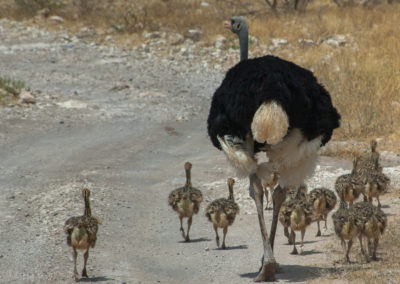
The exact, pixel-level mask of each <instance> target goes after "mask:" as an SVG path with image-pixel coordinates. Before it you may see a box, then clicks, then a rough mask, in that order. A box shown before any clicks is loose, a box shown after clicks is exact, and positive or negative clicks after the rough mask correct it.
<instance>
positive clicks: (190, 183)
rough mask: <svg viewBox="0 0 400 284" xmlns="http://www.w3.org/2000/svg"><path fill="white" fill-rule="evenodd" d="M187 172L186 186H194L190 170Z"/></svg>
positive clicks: (186, 170)
mask: <svg viewBox="0 0 400 284" xmlns="http://www.w3.org/2000/svg"><path fill="white" fill-rule="evenodd" d="M185 172H186V186H192V181H191V177H190V169H185Z"/></svg>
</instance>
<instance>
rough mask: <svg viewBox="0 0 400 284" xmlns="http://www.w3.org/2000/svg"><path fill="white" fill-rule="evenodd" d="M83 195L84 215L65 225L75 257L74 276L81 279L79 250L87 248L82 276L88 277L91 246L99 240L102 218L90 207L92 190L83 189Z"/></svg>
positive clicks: (68, 241) (77, 279)
mask: <svg viewBox="0 0 400 284" xmlns="http://www.w3.org/2000/svg"><path fill="white" fill-rule="evenodd" d="M82 195H83V199H84V202H85V211H84V214H83V216H76V217H71V218H69V219H68V220H67V221H66V222H65V225H64V232H65V233H66V234H67V244H68V245H69V246H70V247H72V255H73V258H74V278H75V281H79V278H78V272H77V270H76V258H77V256H78V252H77V250H78V249H80V250H86V252H85V253H84V255H83V257H84V265H83V270H82V277H88V275H87V272H86V263H87V260H88V258H89V248H94V246H95V245H96V240H97V230H98V226H99V224H101V220H100V218H98V217H92V212H91V209H90V200H89V196H90V190H89V189H86V188H85V189H82Z"/></svg>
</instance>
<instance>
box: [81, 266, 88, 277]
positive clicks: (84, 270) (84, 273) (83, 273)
mask: <svg viewBox="0 0 400 284" xmlns="http://www.w3.org/2000/svg"><path fill="white" fill-rule="evenodd" d="M82 277H86V278H88V277H89V276H88V275H87V272H86V268H84V269H83V270H82Z"/></svg>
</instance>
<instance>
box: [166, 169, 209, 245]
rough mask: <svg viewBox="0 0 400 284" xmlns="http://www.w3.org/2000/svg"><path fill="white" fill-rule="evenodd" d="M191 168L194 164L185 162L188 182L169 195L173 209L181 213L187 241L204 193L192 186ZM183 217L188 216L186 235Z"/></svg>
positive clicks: (183, 233) (180, 217) (169, 202)
mask: <svg viewBox="0 0 400 284" xmlns="http://www.w3.org/2000/svg"><path fill="white" fill-rule="evenodd" d="M191 169H192V164H191V163H189V162H186V163H185V172H186V183H185V185H184V186H183V187H180V188H177V189H175V190H173V191H171V193H170V194H169V196H168V204H169V205H170V206H171V207H172V209H173V210H174V211H175V212H177V213H178V214H179V220H180V224H181V227H180V231H181V233H182V236H183V238H184V239H185V241H187V242H189V241H190V238H189V230H190V226H191V224H192V218H193V215H194V214H197V213H198V212H199V209H200V203H201V202H202V201H203V194H202V193H201V191H200V190H199V189H197V188H194V187H193V186H192V182H191ZM183 218H188V229H187V233H186V235H185V231H184V229H183V227H182V220H183Z"/></svg>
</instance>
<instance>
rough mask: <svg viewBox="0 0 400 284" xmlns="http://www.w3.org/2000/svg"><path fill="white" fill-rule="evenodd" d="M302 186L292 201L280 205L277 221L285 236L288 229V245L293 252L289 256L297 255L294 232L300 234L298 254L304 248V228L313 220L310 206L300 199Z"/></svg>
mask: <svg viewBox="0 0 400 284" xmlns="http://www.w3.org/2000/svg"><path fill="white" fill-rule="evenodd" d="M304 188H305V187H303V186H300V187H299V188H298V189H297V195H296V198H294V199H288V200H286V201H285V202H284V203H283V204H282V208H281V212H280V217H279V220H280V221H281V223H282V224H283V226H284V227H285V235H286V233H287V229H286V228H288V227H290V229H291V232H290V236H289V238H288V239H289V244H290V243H292V244H293V251H292V253H291V254H298V251H297V248H296V234H295V231H300V232H301V245H300V254H301V252H302V250H303V246H304V244H303V243H304V234H305V232H306V228H307V226H308V225H310V224H311V222H312V221H313V219H314V212H313V210H312V206H311V204H310V203H309V202H308V201H307V200H306V199H302V198H301V195H302V191H304Z"/></svg>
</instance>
